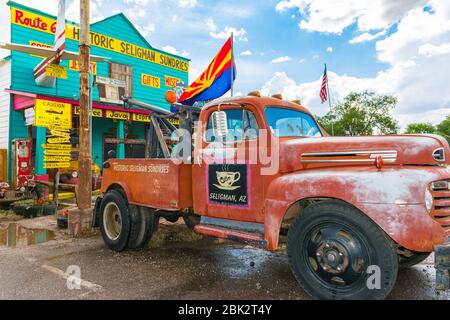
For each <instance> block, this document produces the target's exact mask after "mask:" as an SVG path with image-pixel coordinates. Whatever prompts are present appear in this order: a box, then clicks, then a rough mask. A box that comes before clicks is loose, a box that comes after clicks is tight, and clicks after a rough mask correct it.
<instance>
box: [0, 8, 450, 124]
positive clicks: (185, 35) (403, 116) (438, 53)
mask: <svg viewBox="0 0 450 320" xmlns="http://www.w3.org/2000/svg"><path fill="white" fill-rule="evenodd" d="M17 2H20V3H23V4H26V5H29V6H32V7H38V8H40V9H41V10H44V11H47V12H50V13H55V11H56V3H57V0H47V1H45V2H43V1H39V0H17ZM66 2H67V4H66V5H67V18H68V19H70V20H75V21H77V20H78V1H74V0H67V1H66ZM4 3H6V2H4ZM91 3H92V18H93V20H94V21H97V20H99V19H102V18H106V17H108V16H109V15H112V14H114V13H117V12H123V13H125V15H127V16H128V17H129V19H130V20H131V21H132V22H133V23H135V25H136V26H137V27H138V29H139V30H141V32H142V34H143V35H144V36H145V37H146V38H147V39H148V40H149V42H150V43H151V44H152V45H153V46H154V47H156V48H160V49H165V50H168V51H171V52H173V53H177V54H180V55H183V56H186V57H188V58H190V59H191V60H192V61H191V80H194V77H196V76H197V75H199V73H201V71H202V70H203V69H204V68H205V67H206V66H207V65H208V64H209V62H210V60H211V59H212V58H213V57H214V55H215V54H216V52H217V51H218V50H219V49H220V47H221V45H222V44H223V43H224V42H225V40H226V38H227V37H228V36H229V34H230V32H231V31H234V33H235V56H236V62H237V69H238V77H237V81H236V86H235V89H236V92H238V93H241V94H245V93H247V92H249V91H252V90H255V89H258V90H262V92H263V93H264V94H273V93H278V92H281V93H283V94H284V96H285V97H286V98H289V99H301V100H302V101H303V102H304V104H305V105H306V106H308V107H309V108H310V109H311V110H312V112H314V113H315V114H319V115H321V114H324V113H325V112H326V110H327V105H322V104H320V99H319V90H320V77H321V75H322V73H323V68H324V63H327V64H328V69H329V78H330V86H331V90H332V96H333V100H332V101H333V103H337V102H339V101H341V100H342V99H343V98H344V97H345V95H346V94H348V93H349V92H350V91H362V90H373V91H376V92H378V93H383V94H393V95H395V96H397V97H398V99H399V105H398V108H397V110H396V111H395V113H394V116H395V117H396V118H397V119H398V121H399V122H400V124H401V125H402V127H405V125H406V124H407V123H410V122H415V121H429V122H433V123H438V122H440V121H441V120H442V119H443V118H444V117H445V116H447V115H449V114H450V90H449V89H450V85H449V81H448V70H450V1H448V0H402V1H391V0H340V1H335V0H263V1H259V0H258V1H257V0H229V1H225V0H224V1H212V0H112V1H106V0H92V1H91ZM0 9H1V14H0V24H1V29H0V30H2V31H3V30H7V23H6V21H8V9H7V7H6V6H5V5H4V4H2V6H1V8H0ZM0 37H1V39H0V40H1V41H5V40H6V39H5V34H4V33H3V32H2V35H0Z"/></svg>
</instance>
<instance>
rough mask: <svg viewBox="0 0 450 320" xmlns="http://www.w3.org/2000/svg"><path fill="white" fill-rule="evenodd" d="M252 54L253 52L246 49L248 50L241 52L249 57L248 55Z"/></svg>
mask: <svg viewBox="0 0 450 320" xmlns="http://www.w3.org/2000/svg"><path fill="white" fill-rule="evenodd" d="M252 54H253V53H252V52H251V51H250V50H246V51H243V52H241V54H240V56H243V57H248V56H251V55H252Z"/></svg>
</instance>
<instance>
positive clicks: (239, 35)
mask: <svg viewBox="0 0 450 320" xmlns="http://www.w3.org/2000/svg"><path fill="white" fill-rule="evenodd" d="M206 26H207V28H208V30H209V35H210V36H211V37H213V38H214V39H221V40H226V39H228V38H229V37H231V34H232V33H233V35H234V39H235V40H238V41H244V42H247V41H248V38H247V31H246V30H245V29H244V28H240V29H237V28H234V27H229V26H226V27H225V29H224V30H223V31H219V30H218V29H219V28H218V27H217V25H216V24H215V22H214V20H213V19H211V18H209V19H208V20H206Z"/></svg>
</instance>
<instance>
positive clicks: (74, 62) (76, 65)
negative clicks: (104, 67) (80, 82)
mask: <svg viewBox="0 0 450 320" xmlns="http://www.w3.org/2000/svg"><path fill="white" fill-rule="evenodd" d="M69 69H70V70H72V71H77V72H79V71H80V65H79V63H78V60H70V61H69ZM89 70H90V71H91V73H92V74H93V75H96V74H97V63H96V62H91V64H90V66H89Z"/></svg>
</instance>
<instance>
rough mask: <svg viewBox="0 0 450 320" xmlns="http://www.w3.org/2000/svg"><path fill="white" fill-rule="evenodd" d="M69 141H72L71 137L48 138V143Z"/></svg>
mask: <svg viewBox="0 0 450 320" xmlns="http://www.w3.org/2000/svg"><path fill="white" fill-rule="evenodd" d="M66 142H67V143H69V142H70V137H64V138H62V137H56V138H48V139H47V144H48V143H66Z"/></svg>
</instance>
